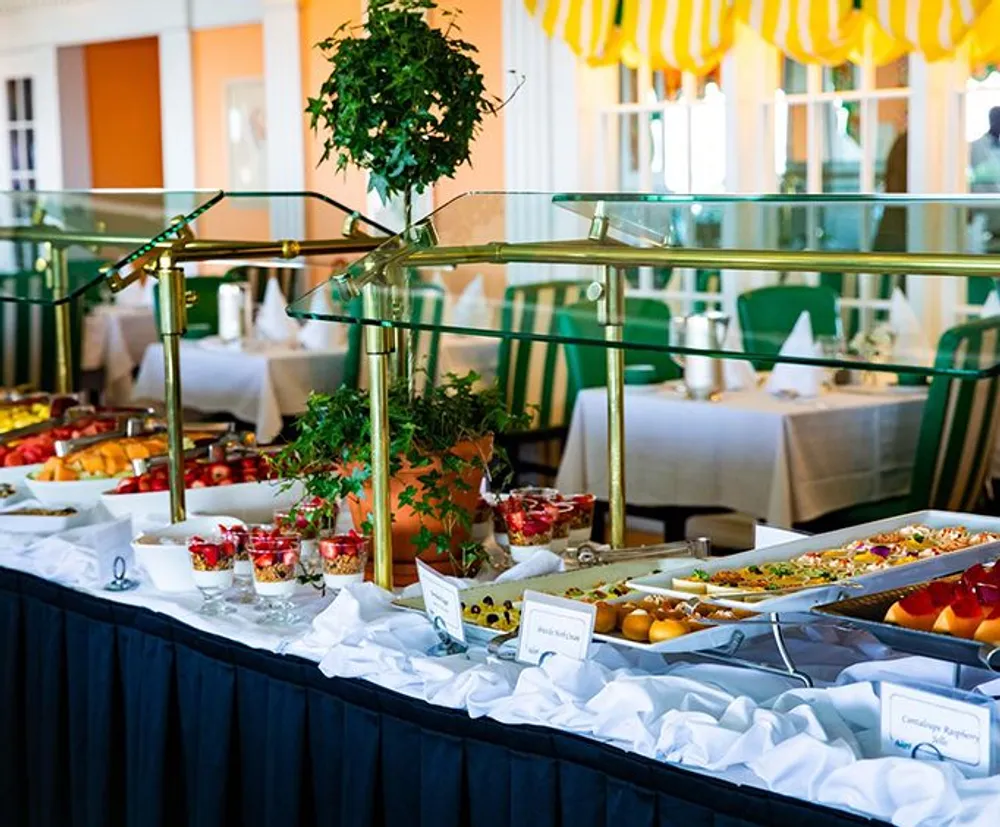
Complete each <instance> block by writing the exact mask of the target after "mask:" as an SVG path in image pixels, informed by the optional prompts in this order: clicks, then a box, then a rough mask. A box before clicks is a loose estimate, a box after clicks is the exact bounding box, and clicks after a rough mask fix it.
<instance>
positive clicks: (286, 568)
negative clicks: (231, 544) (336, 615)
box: [247, 525, 302, 625]
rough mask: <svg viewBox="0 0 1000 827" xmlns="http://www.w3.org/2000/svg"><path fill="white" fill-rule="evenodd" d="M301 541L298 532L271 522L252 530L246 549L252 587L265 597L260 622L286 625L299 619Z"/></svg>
mask: <svg viewBox="0 0 1000 827" xmlns="http://www.w3.org/2000/svg"><path fill="white" fill-rule="evenodd" d="M301 548H302V544H301V540H300V539H299V537H298V536H297V535H295V534H291V533H288V532H287V531H285V530H283V529H281V528H279V527H277V526H272V525H265V526H254V527H253V528H251V529H250V533H249V537H248V540H247V551H248V552H249V554H250V564H251V567H252V570H253V587H254V590H255V591H256V592H257V594H258V595H260V597H261V598H262V599H263V601H264V605H263V612H264V615H263V617H261V619H260V623H262V624H265V625H287V624H290V623H294V622H295V621H297V620H298V619H299V617H298V615H296V614H295V613H293V612H292V608H293V605H294V604H293V603H292V600H291V597H292V595H293V594H295V584H296V571H297V569H298V565H299V554H300V552H301Z"/></svg>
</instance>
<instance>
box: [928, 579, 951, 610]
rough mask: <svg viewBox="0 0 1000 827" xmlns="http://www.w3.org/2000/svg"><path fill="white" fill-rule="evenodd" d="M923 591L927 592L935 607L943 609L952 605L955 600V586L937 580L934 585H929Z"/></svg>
mask: <svg viewBox="0 0 1000 827" xmlns="http://www.w3.org/2000/svg"><path fill="white" fill-rule="evenodd" d="M923 591H926V592H927V593H928V594H929V595H930V598H931V601H932V602H933V604H934V605H935V606H937V607H938V608H943V607H944V606H947V605H948V604H949V603H951V601H952V599H954V597H955V584H954V583H946V582H945V581H943V580H936V581H934V582H933V583H929V584H928V585H927V586H926V588H924V589H923Z"/></svg>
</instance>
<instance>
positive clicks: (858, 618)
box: [812, 578, 1000, 672]
mask: <svg viewBox="0 0 1000 827" xmlns="http://www.w3.org/2000/svg"><path fill="white" fill-rule="evenodd" d="M947 579H951V578H947ZM926 585H927V582H924V583H918V584H915V585H912V586H904V587H901V588H898V589H890V590H888V591H884V592H875V593H874V594H863V595H860V596H858V597H851V598H848V599H846V600H838V601H836V602H835V603H827V604H825V605H823V606H815V607H813V609H812V613H813V614H816V615H820V616H821V617H824V618H828V619H829V618H832V619H835V620H838V621H842V622H844V623H846V624H849V625H850V626H853V627H856V628H858V629H863V630H865V631H866V632H868V633H870V634H871V635H873V636H874V637H876V638H878V639H879V640H880V641H882V643H884V644H886V645H887V646H891V647H892V648H893V649H897V650H899V651H900V652H909V653H911V654H914V655H924V656H925V657H928V658H936V659H937V660H944V661H949V662H951V663H960V664H963V665H966V666H978V667H980V668H983V667H985V668H987V669H991V670H993V671H994V672H1000V646H995V645H992V644H989V643H980V642H979V641H976V640H966V639H965V638H958V637H952V636H951V635H943V634H938V633H937V632H922V631H920V630H918V629H907V628H905V627H903V626H893V625H892V624H891V623H885V622H883V618H884V617H885V613H886V612H887V611H888V610H889V607H890V606H891V605H892V604H893V603H895V602H896V601H897V600H899V599H901V598H903V597H906V595H908V594H910V593H911V592H914V591H917V590H918V589H921V588H923V587H924V586H926Z"/></svg>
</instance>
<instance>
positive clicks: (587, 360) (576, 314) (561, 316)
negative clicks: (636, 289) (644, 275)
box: [556, 297, 682, 419]
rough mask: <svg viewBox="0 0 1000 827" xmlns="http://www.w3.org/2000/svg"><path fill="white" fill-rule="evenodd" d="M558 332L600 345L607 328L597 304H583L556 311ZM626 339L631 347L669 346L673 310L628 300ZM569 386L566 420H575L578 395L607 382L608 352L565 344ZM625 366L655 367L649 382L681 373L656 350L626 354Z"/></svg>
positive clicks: (654, 302) (655, 302) (641, 300)
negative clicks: (604, 325)
mask: <svg viewBox="0 0 1000 827" xmlns="http://www.w3.org/2000/svg"><path fill="white" fill-rule="evenodd" d="M556 316H557V321H556V328H557V330H558V331H559V333H560V335H562V336H565V337H566V338H568V339H580V340H583V341H597V340H601V339H603V338H604V328H603V327H602V326H601V325H600V324H599V323H598V321H597V304H596V303H595V302H592V301H582V302H577V303H576V304H572V305H570V306H569V307H563V308H560V309H559V310H557V311H556ZM624 339H625V341H626V342H627V343H628V344H630V345H644V344H645V345H666V344H667V343H668V342H669V340H670V308H669V307H668V306H667V304H666V302H662V301H659V300H658V299H645V298H631V297H630V298H626V299H625V330H624ZM564 347H565V350H566V365H567V370H568V374H569V382H568V385H567V388H566V414H565V416H566V418H567V419H568V418H569V417H571V416H572V414H573V407H574V406H575V405H576V397H577V394H578V393H579V392H580V391H581V390H583V389H584V388H603V387H605V386H606V385H607V382H608V372H607V364H608V363H607V359H606V358H605V355H606V350H605V348H603V347H600V346H588V345H581V344H566V345H564ZM625 365H626V367H627V366H629V365H649V366H651V367H652V369H653V370H652V374H653V375H652V376H651V377H649V380H650V382H667V381H669V380H671V379H677V378H679V377H680V376H681V375H682V371H681V369H680V367H679V366H678V365H677V363H676V362H675V361H674V360H673V359H671V358H670V355H669V354H667V353H663V352H660V351H655V350H632V349H629V350H626V351H625Z"/></svg>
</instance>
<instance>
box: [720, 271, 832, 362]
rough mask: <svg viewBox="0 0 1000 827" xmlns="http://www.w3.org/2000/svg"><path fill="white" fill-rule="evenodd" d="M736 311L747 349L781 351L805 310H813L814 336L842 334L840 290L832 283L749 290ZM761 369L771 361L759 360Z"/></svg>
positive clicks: (810, 315) (767, 353) (810, 313)
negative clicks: (839, 304)
mask: <svg viewBox="0 0 1000 827" xmlns="http://www.w3.org/2000/svg"><path fill="white" fill-rule="evenodd" d="M736 311H737V314H738V316H739V320H740V329H741V331H742V334H743V349H744V350H745V351H746V352H747V353H755V354H762V355H768V356H770V355H777V354H778V352H779V351H780V350H781V346H782V344H784V342H785V339H786V338H788V334H789V333H791V332H792V328H793V327H795V322H796V321H798V318H799V316H801V315H802V313H803V311H805V312H807V313H809V318H810V320H811V321H812V330H813V335H814V336H838V335H840V333H841V330H842V328H841V325H840V317H839V316H838V315H837V294H836V293H835V292H834V291H833V290H832V289H831V288H829V287H824V286H815V287H814V286H810V285H802V284H779V285H775V286H773V287H760V288H758V289H756V290H748V291H747V292H746V293H743V294H741V295H740V296H739V298H738V299H737V300H736ZM754 364H755V367H757V368H758V369H764V370H767V369H770V367H771V362H767V361H764V360H759V361H756V362H755V363H754Z"/></svg>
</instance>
